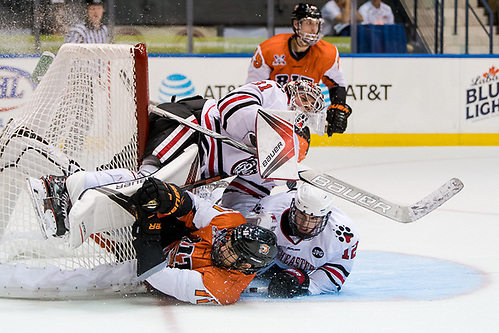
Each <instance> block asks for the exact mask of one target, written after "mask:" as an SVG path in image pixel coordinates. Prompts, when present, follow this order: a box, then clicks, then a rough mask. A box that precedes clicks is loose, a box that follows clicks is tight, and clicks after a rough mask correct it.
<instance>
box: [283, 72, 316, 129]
mask: <svg viewBox="0 0 499 333" xmlns="http://www.w3.org/2000/svg"><path fill="white" fill-rule="evenodd" d="M283 89H284V91H285V92H286V94H287V95H288V99H289V101H288V105H289V109H290V110H291V111H295V112H296V118H295V126H296V127H298V128H299V129H301V128H303V127H309V128H310V129H311V130H312V132H314V133H316V134H319V135H324V131H325V128H326V109H325V105H326V102H325V101H324V95H323V94H322V90H321V88H320V86H319V85H318V84H316V83H314V82H312V81H308V80H297V81H291V82H288V83H286V84H285V85H284V86H283Z"/></svg>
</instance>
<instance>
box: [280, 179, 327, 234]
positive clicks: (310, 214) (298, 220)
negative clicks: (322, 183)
mask: <svg viewBox="0 0 499 333" xmlns="http://www.w3.org/2000/svg"><path fill="white" fill-rule="evenodd" d="M332 207H333V196H332V195H331V194H330V193H328V192H325V191H323V190H321V189H319V188H317V187H315V186H312V185H310V184H307V183H304V184H302V185H301V186H300V187H299V188H298V190H297V191H296V194H295V197H294V199H293V200H292V201H291V207H290V209H289V226H290V227H291V230H292V232H293V235H295V236H298V237H300V238H301V239H310V238H313V237H315V236H317V235H318V234H320V233H321V232H322V231H323V230H324V228H325V227H326V225H327V221H328V219H329V216H330V215H331V208H332Z"/></svg>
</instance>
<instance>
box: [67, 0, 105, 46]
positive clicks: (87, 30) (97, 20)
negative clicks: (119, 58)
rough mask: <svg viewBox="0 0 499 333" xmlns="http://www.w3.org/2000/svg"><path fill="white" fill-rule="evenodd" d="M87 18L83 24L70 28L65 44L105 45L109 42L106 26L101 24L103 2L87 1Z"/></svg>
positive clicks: (97, 0) (99, 0)
mask: <svg viewBox="0 0 499 333" xmlns="http://www.w3.org/2000/svg"><path fill="white" fill-rule="evenodd" d="M86 9H87V18H86V22H85V23H84V24H77V25H76V26H75V27H73V28H71V29H70V30H69V32H68V34H67V35H66V38H65V40H64V42H65V43H81V44H85V43H86V44H105V43H110V42H111V36H110V35H109V31H108V29H107V26H106V25H104V24H103V23H102V16H103V15H104V2H103V1H102V0H87V8H86Z"/></svg>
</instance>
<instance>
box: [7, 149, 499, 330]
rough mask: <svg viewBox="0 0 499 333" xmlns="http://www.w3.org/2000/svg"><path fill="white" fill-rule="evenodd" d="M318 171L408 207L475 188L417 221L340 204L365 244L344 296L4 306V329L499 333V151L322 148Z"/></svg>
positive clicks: (312, 159) (315, 156)
mask: <svg viewBox="0 0 499 333" xmlns="http://www.w3.org/2000/svg"><path fill="white" fill-rule="evenodd" d="M306 164H307V165H309V166H312V167H314V168H315V169H317V170H320V171H325V172H328V173H331V174H332V175H334V176H335V177H337V178H339V179H341V180H344V181H346V182H349V183H350V184H352V185H355V186H357V187H360V188H362V189H365V190H366V191H369V192H371V193H375V194H377V195H379V196H382V197H384V198H386V199H388V200H391V201H393V202H399V203H401V204H410V203H413V202H415V201H417V200H419V199H420V198H422V197H424V196H425V195H427V194H429V193H430V192H431V191H433V190H434V189H435V188H436V187H438V186H440V185H441V184H443V183H444V182H446V181H447V180H449V179H451V178H453V177H457V178H459V179H461V180H462V181H463V182H464V185H465V187H464V189H463V190H462V191H461V192H460V193H459V194H457V195H456V196H455V197H454V198H452V199H451V200H449V201H448V202H447V203H445V204H444V205H443V206H442V207H440V208H438V209H437V210H436V211H434V212H432V213H430V214H429V215H427V216H425V217H423V218H422V219H421V220H418V221H416V222H413V223H410V224H401V223H397V222H394V221H392V220H389V219H387V218H384V217H383V216H380V215H378V214H375V213H373V212H370V211H368V210H366V209H363V208H361V207H358V206H356V205H353V204H352V203H349V202H347V201H343V200H341V199H339V198H338V199H337V200H336V204H337V205H338V206H339V207H340V208H341V209H343V210H344V211H345V212H346V213H347V214H348V215H349V216H350V217H352V218H353V220H354V221H356V223H357V227H358V229H359V233H360V237H361V241H360V244H359V251H358V259H357V262H356V264H355V267H354V269H353V271H352V274H351V276H350V277H349V279H347V281H346V283H345V285H344V289H343V291H342V292H341V293H340V294H338V295H324V296H315V297H302V298H300V299H292V300H270V299H263V298H255V297H252V296H245V297H243V298H242V299H241V301H240V302H238V303H237V304H235V305H232V306H227V307H216V306H205V307H203V306H193V305H189V304H181V303H179V302H177V301H173V300H172V301H170V300H159V299H156V298H153V297H149V296H147V297H144V296H141V297H128V298H111V299H102V298H101V299H93V300H84V301H83V300H80V301H27V300H15V299H0V325H1V327H2V332H49V331H51V332H63V331H64V332H71V333H76V332H85V333H88V332H95V331H100V332H106V331H108V330H109V331H113V332H143V331H147V332H155V331H157V332H178V333H181V332H193V331H194V330H197V331H201V332H206V333H208V332H237V333H242V332H300V331H305V332H310V333H312V332H404V333H405V332H453V333H454V332H497V331H499V315H498V311H499V203H498V201H499V168H498V165H499V147H411V148H407V147H403V148H312V149H311V151H310V153H309V156H308V157H307V159H306Z"/></svg>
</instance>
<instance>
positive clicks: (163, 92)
mask: <svg viewBox="0 0 499 333" xmlns="http://www.w3.org/2000/svg"><path fill="white" fill-rule="evenodd" d="M193 95H194V86H193V84H192V81H191V80H190V79H189V78H187V77H186V76H185V75H183V74H171V75H168V76H167V77H166V78H165V79H164V80H163V81H161V86H160V87H159V100H160V101H161V102H163V103H166V102H170V101H171V99H172V97H173V96H177V100H178V99H181V98H185V97H189V96H193Z"/></svg>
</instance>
